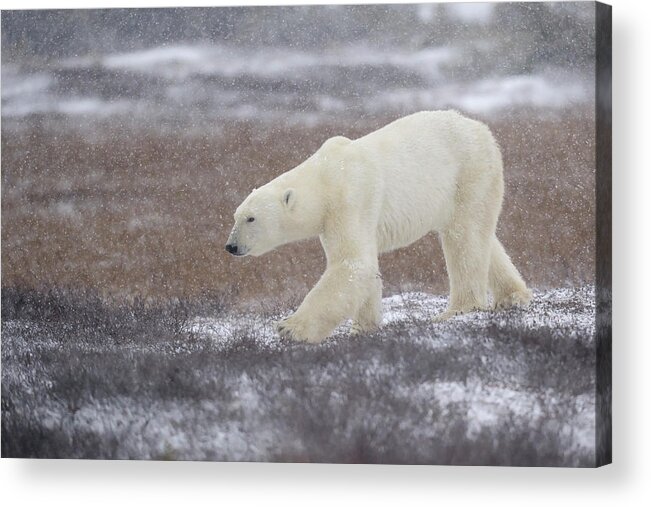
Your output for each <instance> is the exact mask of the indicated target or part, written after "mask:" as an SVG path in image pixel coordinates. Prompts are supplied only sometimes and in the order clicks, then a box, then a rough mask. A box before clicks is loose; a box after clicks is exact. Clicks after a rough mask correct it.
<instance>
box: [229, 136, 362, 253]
mask: <svg viewBox="0 0 651 507" xmlns="http://www.w3.org/2000/svg"><path fill="white" fill-rule="evenodd" d="M344 141H345V142H344ZM347 143H350V140H348V139H346V138H343V137H336V138H332V139H330V140H328V141H326V142H325V143H324V145H323V146H322V147H321V148H320V149H319V150H318V151H317V152H316V153H315V154H314V155H313V156H311V157H310V158H308V159H307V160H306V161H305V162H303V163H302V164H300V165H299V166H298V167H296V168H294V169H292V170H291V171H288V172H286V173H284V174H281V175H280V176H278V177H277V178H276V179H274V180H272V181H270V182H269V183H267V184H266V185H264V186H263V187H260V188H258V189H255V190H253V192H251V193H250V194H249V196H248V197H247V198H246V199H244V201H243V202H242V204H240V205H239V206H238V208H237V210H235V215H234V219H235V225H234V226H233V230H232V231H231V234H230V236H229V237H228V242H227V243H226V251H227V252H228V253H231V254H233V255H237V256H243V255H253V256H256V257H257V256H259V255H262V254H264V253H266V252H269V251H270V250H273V249H274V248H276V247H279V246H281V245H284V244H286V243H292V242H295V241H300V240H303V239H308V238H312V237H315V236H318V235H319V234H321V233H322V232H323V227H324V217H325V214H326V208H327V205H326V203H328V202H329V201H330V200H331V199H332V194H333V193H336V192H337V189H336V188H333V185H332V183H331V182H330V180H331V178H328V177H324V174H328V173H331V172H332V165H333V163H334V164H336V165H337V166H338V165H340V159H341V155H340V154H339V153H338V152H339V149H338V147H340V146H342V145H344V144H347Z"/></svg>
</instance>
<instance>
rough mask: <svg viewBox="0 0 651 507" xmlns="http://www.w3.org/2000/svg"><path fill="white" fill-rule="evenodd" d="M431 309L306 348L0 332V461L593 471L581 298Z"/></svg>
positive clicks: (389, 303) (49, 328) (221, 339)
mask: <svg viewBox="0 0 651 507" xmlns="http://www.w3.org/2000/svg"><path fill="white" fill-rule="evenodd" d="M444 307H445V298H444V297H440V296H432V295H427V294H423V293H406V294H401V295H394V296H391V297H387V298H385V299H384V310H385V317H384V325H383V328H382V330H381V331H380V332H378V333H375V334H373V335H369V336H360V337H354V338H353V337H350V336H348V334H347V331H348V328H347V326H346V325H344V326H342V327H341V328H340V329H339V330H338V331H337V333H336V334H335V336H334V337H333V338H332V339H329V340H327V341H326V342H324V343H323V344H321V345H317V346H311V345H303V344H294V343H288V342H286V341H283V340H281V339H279V338H278V337H277V336H276V335H275V333H274V332H273V320H275V319H276V318H278V317H280V316H282V315H283V314H284V313H285V312H282V311H281V312H278V311H275V312H274V311H260V310H256V311H251V312H250V313H229V312H223V313H221V314H217V315H210V313H211V312H201V313H203V314H204V315H202V316H196V317H192V316H190V317H189V318H184V319H183V320H182V322H181V323H178V322H176V323H175V324H174V325H172V326H171V327H170V328H169V329H168V328H166V327H165V326H163V327H162V328H160V329H158V328H156V329H150V330H147V329H146V326H144V327H142V326H139V325H136V324H132V328H130V327H128V326H127V327H126V328H121V327H119V326H124V325H125V324H124V323H123V322H121V323H119V324H118V323H112V324H110V323H109V322H113V320H116V319H117V320H122V321H123V320H124V317H121V318H119V319H118V318H117V317H115V316H112V317H102V316H101V315H100V317H96V316H94V317H93V318H94V319H95V318H97V319H100V320H99V323H95V322H94V321H93V323H92V325H87V326H86V325H84V326H82V327H83V329H82V328H80V327H79V326H80V324H79V323H78V322H77V323H76V324H75V323H72V324H70V323H68V324H66V323H65V322H61V323H58V324H57V328H56V329H55V328H54V327H53V323H52V322H49V323H48V322H36V321H35V320H33V319H32V320H26V319H13V320H9V321H3V324H2V326H3V329H2V331H3V348H2V355H3V372H2V375H3V454H5V455H15V454H16V453H17V454H18V455H20V454H23V455H24V454H29V453H30V452H31V454H32V455H39V456H43V457H45V456H58V457H81V456H83V457H109V458H141V459H199V460H262V461H268V460H271V461H275V460H281V461H347V462H350V461H353V462H398V463H410V462H413V463H439V464H440V463H467V464H491V463H492V464H517V465H565V466H589V465H590V464H591V463H592V462H593V459H594V442H595V419H594V417H595V398H594V353H593V352H594V325H595V324H594V323H595V320H594V312H595V307H594V289H593V287H591V286H586V287H583V288H579V289H569V288H565V289H555V290H547V291H536V293H535V299H534V301H533V302H532V304H531V306H530V307H529V308H528V309H522V310H512V311H508V312H502V313H491V312H482V313H474V314H469V315H464V316H459V317H457V318H454V319H452V320H450V321H448V322H445V323H434V322H432V320H431V317H432V316H433V315H435V314H437V313H439V312H440V311H442V309H443V308H444ZM99 313H100V314H101V311H100V312H99ZM102 319H106V322H104V321H103V320H102ZM64 320H65V318H64ZM127 320H128V319H127ZM161 320H165V319H161ZM133 322H134V323H137V322H138V318H137V316H136V318H135V320H134V321H133ZM116 326H117V328H116V329H113V328H114V327H116ZM154 327H155V326H154ZM120 330H121V331H120ZM5 438H7V442H10V445H9V446H7V445H4V442H5ZM12 438H13V439H15V440H14V441H13V442H12ZM25 441H28V442H32V443H31V444H30V445H31V447H30V445H28V446H25V443H24V442H25ZM11 444H13V445H11ZM7 448H8V449H9V450H7ZM13 449H18V450H15V451H13V454H12V450H13ZM20 449H22V451H21V450H20Z"/></svg>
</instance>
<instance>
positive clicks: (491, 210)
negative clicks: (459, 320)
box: [434, 152, 504, 321]
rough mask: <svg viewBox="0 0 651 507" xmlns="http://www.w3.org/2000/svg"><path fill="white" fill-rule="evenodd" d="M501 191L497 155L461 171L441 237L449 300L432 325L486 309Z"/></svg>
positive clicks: (499, 167) (499, 166) (500, 171)
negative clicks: (448, 219)
mask: <svg viewBox="0 0 651 507" xmlns="http://www.w3.org/2000/svg"><path fill="white" fill-rule="evenodd" d="M503 191H504V183H503V181H502V166H501V159H500V157H499V153H498V152H497V153H496V155H495V157H494V158H493V160H492V161H489V162H488V163H486V164H482V166H479V167H470V168H468V169H466V170H465V171H463V173H462V175H461V177H460V180H459V182H458V185H457V195H456V196H455V211H454V213H453V216H452V219H451V220H450V223H449V225H448V227H447V228H446V229H445V230H443V231H441V233H440V237H441V243H442V246H443V254H444V256H445V266H446V269H447V272H448V278H449V283H450V297H449V300H448V308H447V309H446V311H445V312H443V313H442V314H441V315H438V316H437V317H435V319H434V320H435V321H442V320H446V319H448V318H450V317H453V316H454V315H457V314H460V313H466V312H470V311H473V310H485V309H487V308H488V287H489V281H488V278H489V269H490V264H491V259H492V246H493V244H492V241H493V238H494V237H495V228H496V227H497V219H498V217H499V214H500V208H501V206H502V195H503Z"/></svg>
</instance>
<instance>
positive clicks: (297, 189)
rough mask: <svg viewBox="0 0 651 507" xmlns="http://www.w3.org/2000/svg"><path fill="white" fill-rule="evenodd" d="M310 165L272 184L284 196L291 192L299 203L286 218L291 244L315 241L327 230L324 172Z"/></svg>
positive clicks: (297, 168)
mask: <svg viewBox="0 0 651 507" xmlns="http://www.w3.org/2000/svg"><path fill="white" fill-rule="evenodd" d="M309 162H310V160H308V161H306V162H305V163H303V164H301V165H299V166H298V167H296V168H294V169H292V170H291V171H288V172H286V173H284V174H282V175H280V176H279V177H278V178H276V179H275V180H273V181H272V182H271V183H270V184H273V186H274V188H275V190H276V191H277V192H278V193H279V195H281V196H282V195H284V194H285V192H286V191H287V190H289V189H291V190H292V194H293V199H295V201H296V202H295V204H293V205H291V209H288V210H287V214H286V218H287V220H286V222H287V223H286V229H287V230H286V233H287V238H288V241H287V242H288V243H290V242H296V241H302V240H305V239H311V238H315V237H317V236H319V235H320V234H322V233H323V230H324V227H325V216H326V212H325V206H324V201H323V189H322V177H321V169H320V168H319V167H318V166H316V165H315V164H312V163H309Z"/></svg>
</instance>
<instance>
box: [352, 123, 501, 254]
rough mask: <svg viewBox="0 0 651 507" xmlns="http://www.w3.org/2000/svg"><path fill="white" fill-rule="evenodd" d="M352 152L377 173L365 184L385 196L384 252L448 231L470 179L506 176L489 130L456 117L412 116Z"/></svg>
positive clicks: (361, 141)
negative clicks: (461, 186)
mask: <svg viewBox="0 0 651 507" xmlns="http://www.w3.org/2000/svg"><path fill="white" fill-rule="evenodd" d="M351 146H355V147H356V153H358V155H359V156H360V157H361V159H362V160H363V161H364V163H363V164H361V165H362V166H363V167H364V168H365V170H369V171H374V173H375V174H373V175H372V177H370V178H369V177H367V176H371V175H365V177H364V178H362V180H363V181H376V182H379V184H378V187H377V188H375V189H373V190H372V191H373V192H380V193H381V196H382V197H381V204H380V208H379V216H378V225H377V241H378V250H379V251H380V252H386V251H390V250H393V249H396V248H401V247H403V246H406V245H409V244H411V243H413V242H414V241H416V240H418V239H419V238H421V237H423V236H424V235H425V234H427V233H428V232H430V231H442V230H444V229H445V228H446V227H447V225H448V223H449V221H450V219H451V218H452V216H453V214H454V211H455V206H456V202H455V196H456V190H457V184H458V181H459V178H460V177H461V176H462V175H463V174H464V173H467V172H469V171H476V170H479V171H500V173H501V170H502V165H501V156H500V152H499V149H498V147H497V144H496V143H495V140H494V138H493V136H492V134H491V132H490V130H489V129H488V127H486V125H484V124H483V123H481V122H478V121H475V120H471V119H468V118H466V117H464V116H462V115H461V114H459V113H457V112H456V111H423V112H420V113H416V114H413V115H410V116H406V117H404V118H401V119H399V120H396V121H394V122H393V123H390V124H388V125H387V126H385V127H383V128H381V129H379V130H376V131H375V132H372V133H370V134H368V135H366V136H364V137H361V138H359V139H357V140H355V141H353V142H352V143H351ZM500 177H501V174H500ZM361 191H364V189H361ZM500 199H501V196H500Z"/></svg>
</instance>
